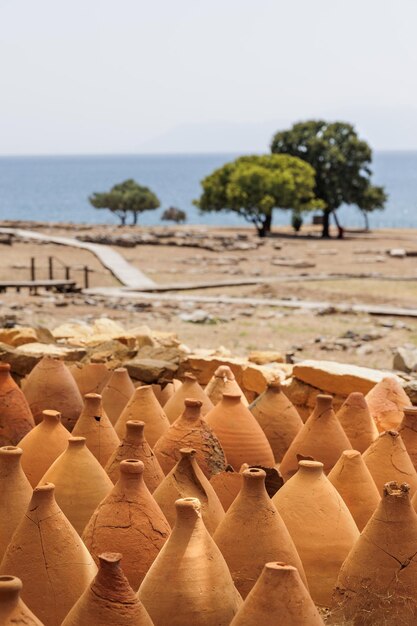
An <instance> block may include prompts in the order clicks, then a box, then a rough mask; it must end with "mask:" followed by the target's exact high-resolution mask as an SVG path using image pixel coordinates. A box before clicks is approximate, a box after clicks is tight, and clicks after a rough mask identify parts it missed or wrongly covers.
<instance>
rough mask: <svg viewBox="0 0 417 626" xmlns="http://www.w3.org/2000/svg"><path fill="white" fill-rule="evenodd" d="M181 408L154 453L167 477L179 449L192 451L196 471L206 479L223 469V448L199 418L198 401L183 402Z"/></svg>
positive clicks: (199, 405)
mask: <svg viewBox="0 0 417 626" xmlns="http://www.w3.org/2000/svg"><path fill="white" fill-rule="evenodd" d="M184 404H185V407H184V410H183V412H182V413H181V415H180V417H179V418H178V419H176V420H175V422H174V423H173V424H171V425H170V427H169V428H168V430H167V431H166V432H165V433H164V434H163V435H162V437H161V438H160V439H159V440H158V441H157V442H156V444H155V447H154V452H155V454H156V456H157V457H158V461H159V463H160V465H161V467H162V469H163V471H164V473H165V474H168V473H169V472H170V471H171V470H172V468H173V467H174V465H176V463H177V462H178V461H179V459H180V456H181V455H180V448H193V449H194V450H195V451H196V459H197V462H198V465H199V466H200V469H202V470H203V472H204V474H205V475H206V476H207V478H208V479H210V478H211V476H213V475H214V474H217V473H218V472H222V471H223V470H224V469H225V467H226V459H225V456H224V452H223V448H222V447H221V445H220V441H219V440H218V439H217V437H216V435H215V434H214V433H213V431H212V429H211V428H210V426H209V425H208V424H207V422H206V420H205V419H204V418H203V416H202V415H201V405H202V402H201V400H194V399H192V398H186V399H185V402H184Z"/></svg>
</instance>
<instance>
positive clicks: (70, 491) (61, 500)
mask: <svg viewBox="0 0 417 626" xmlns="http://www.w3.org/2000/svg"><path fill="white" fill-rule="evenodd" d="M44 482H52V483H54V485H55V497H56V500H57V502H58V505H59V506H60V507H61V509H62V510H63V512H64V514H65V515H66V516H67V517H68V519H69V521H70V522H71V524H72V525H73V526H74V528H75V530H76V531H77V532H78V534H79V535H82V532H83V530H84V528H85V526H86V525H87V522H88V521H89V519H90V517H91V516H92V514H93V513H94V511H95V509H96V507H97V506H98V505H99V504H100V502H101V501H102V500H103V498H105V497H106V496H107V494H108V493H109V492H110V491H111V489H112V488H113V483H112V481H111V480H110V478H109V477H108V476H107V474H106V472H105V471H104V469H103V468H102V467H101V465H100V463H99V462H98V461H97V459H96V458H95V457H94V456H93V454H92V453H91V452H90V450H89V449H88V448H87V446H86V445H85V438H84V437H70V439H69V440H68V447H67V449H66V450H65V452H64V453H63V454H61V456H59V457H58V458H57V460H56V461H55V462H54V463H53V464H52V465H51V467H50V468H49V470H48V471H47V472H46V474H45V475H44V476H43V478H42V480H41V483H44Z"/></svg>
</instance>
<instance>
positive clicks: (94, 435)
mask: <svg viewBox="0 0 417 626" xmlns="http://www.w3.org/2000/svg"><path fill="white" fill-rule="evenodd" d="M72 434H73V436H74V437H85V440H86V445H87V448H88V449H89V450H90V452H92V453H93V454H94V456H95V457H96V459H97V461H98V462H99V463H100V465H103V466H104V465H106V464H107V461H108V460H109V458H110V457H111V455H112V454H113V452H114V451H115V450H116V448H117V447H118V445H119V444H120V439H119V437H118V436H117V434H116V431H115V430H114V427H113V424H112V423H111V421H110V420H109V418H108V417H107V414H106V412H105V411H104V409H103V403H102V401H101V396H100V395H99V394H98V393H87V394H86V395H85V396H84V408H83V410H82V413H81V415H80V417H79V418H78V420H77V423H76V424H75V426H74V428H73V430H72Z"/></svg>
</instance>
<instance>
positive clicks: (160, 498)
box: [153, 448, 224, 534]
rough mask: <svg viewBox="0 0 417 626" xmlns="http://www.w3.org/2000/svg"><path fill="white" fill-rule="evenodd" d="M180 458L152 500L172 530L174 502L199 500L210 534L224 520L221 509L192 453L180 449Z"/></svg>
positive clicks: (192, 451)
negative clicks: (181, 499)
mask: <svg viewBox="0 0 417 626" xmlns="http://www.w3.org/2000/svg"><path fill="white" fill-rule="evenodd" d="M180 454H181V458H180V460H179V461H178V463H177V464H176V466H175V467H174V468H173V469H172V470H171V471H170V472H169V474H168V476H166V477H165V478H164V480H163V481H162V483H161V484H160V485H159V487H158V488H157V489H156V490H155V491H154V493H153V497H154V498H155V500H156V502H157V503H158V504H159V506H160V507H161V509H162V512H163V513H164V515H165V517H166V518H167V520H168V522H169V524H170V526H171V528H172V527H173V526H174V524H175V519H176V508H175V502H176V500H178V499H179V498H198V500H199V501H200V503H201V514H202V516H203V520H204V524H205V525H206V528H207V530H208V531H209V533H210V534H213V533H214V531H215V530H216V528H217V526H218V525H219V524H220V522H221V521H222V519H223V518H224V509H223V507H222V505H221V503H220V500H219V498H218V497H217V494H216V492H215V491H214V489H213V487H212V486H211V484H210V482H209V481H208V480H207V478H206V477H205V476H204V473H203V472H202V471H201V469H200V467H199V466H198V463H197V461H196V460H195V454H196V452H195V450H192V449H191V448H181V450H180Z"/></svg>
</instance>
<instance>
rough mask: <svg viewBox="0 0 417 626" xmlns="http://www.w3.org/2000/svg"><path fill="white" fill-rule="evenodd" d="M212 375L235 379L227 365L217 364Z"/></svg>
mask: <svg viewBox="0 0 417 626" xmlns="http://www.w3.org/2000/svg"><path fill="white" fill-rule="evenodd" d="M213 376H214V378H227V380H235V375H234V374H233V371H232V369H231V367H229V365H219V367H218V368H217V369H216V371H215V372H214V374H213Z"/></svg>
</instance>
